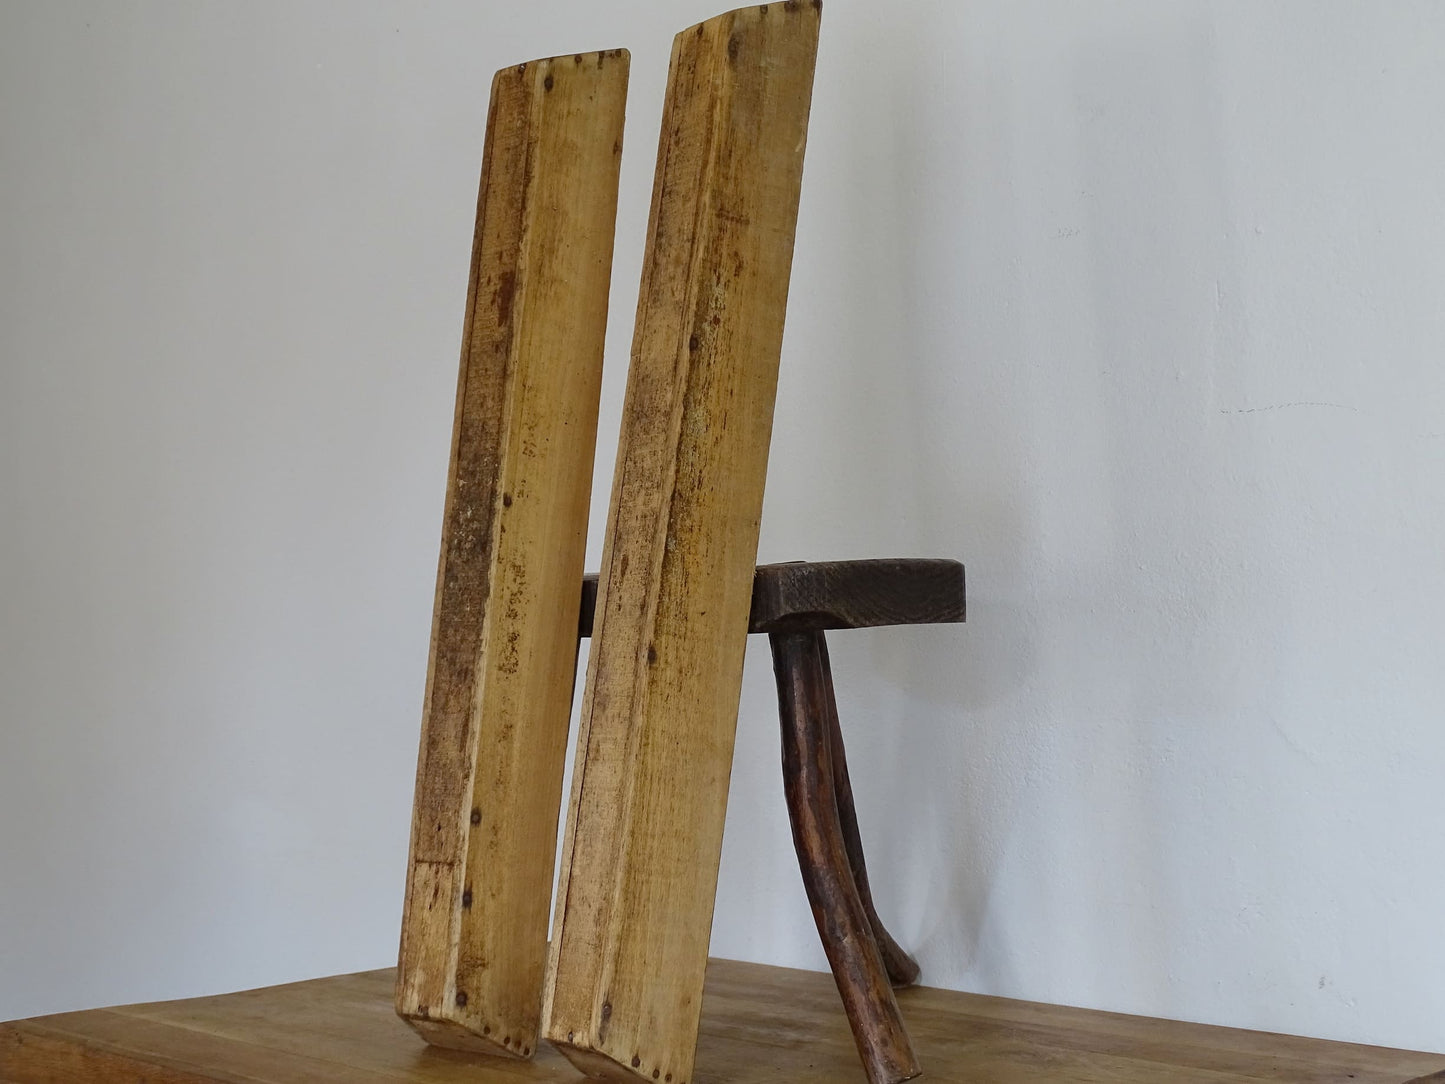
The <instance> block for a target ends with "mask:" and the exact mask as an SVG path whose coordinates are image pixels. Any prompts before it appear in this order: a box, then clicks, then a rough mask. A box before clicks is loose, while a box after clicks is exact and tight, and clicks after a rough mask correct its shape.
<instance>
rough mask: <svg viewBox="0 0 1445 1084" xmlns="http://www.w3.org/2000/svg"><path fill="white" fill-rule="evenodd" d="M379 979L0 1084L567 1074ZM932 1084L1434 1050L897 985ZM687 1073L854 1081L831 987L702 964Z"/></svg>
mask: <svg viewBox="0 0 1445 1084" xmlns="http://www.w3.org/2000/svg"><path fill="white" fill-rule="evenodd" d="M394 981H395V980H394V972H393V971H392V970H391V969H387V970H385V971H372V972H367V973H364V974H360V975H342V976H338V977H335V978H327V979H317V980H315V981H312V982H303V983H295V984H292V985H289V986H275V987H271V988H269V989H265V990H252V991H248V992H246V993H240V994H227V995H223V996H220V997H206V998H196V999H193V1000H189V1001H171V1002H164V1003H160V1004H154V1005H132V1006H129V1007H126V1008H120V1009H99V1010H94V1011H91V1012H78V1013H66V1014H64V1015H60V1016H48V1017H40V1018H37V1019H35V1020H26V1021H20V1022H17V1023H12V1024H0V1081H5V1082H7V1084H99V1082H104V1084H141V1082H142V1081H145V1082H147V1084H202V1082H212V1081H225V1082H228V1084H239V1082H242V1081H245V1082H247V1084H492V1082H495V1084H506V1082H513V1081H531V1082H545V1084H575V1081H577V1080H578V1077H577V1073H576V1071H575V1070H574V1069H573V1068H572V1067H571V1066H570V1065H568V1064H567V1063H566V1062H565V1061H564V1060H563V1058H562V1056H561V1055H560V1054H558V1053H556V1052H555V1051H553V1050H552V1049H551V1048H550V1047H547V1046H545V1045H544V1046H543V1047H542V1049H541V1050H540V1051H538V1053H537V1056H536V1057H535V1058H534V1059H533V1060H532V1061H518V1060H516V1059H510V1058H508V1059H503V1058H495V1057H486V1056H482V1055H474V1054H465V1053H460V1052H456V1051H451V1050H441V1049H437V1048H435V1047H428V1046H426V1045H425V1044H424V1043H423V1042H422V1041H421V1040H420V1039H419V1038H417V1036H416V1035H415V1034H414V1033H412V1031H411V1030H410V1029H408V1028H407V1027H406V1025H405V1024H403V1023H402V1022H401V1021H399V1020H398V1019H397V1018H396V1017H395V1015H394V1014H393V1013H392V1009H391V991H392V987H393V984H394ZM898 998H899V1001H900V1002H901V1004H902V1006H903V1011H904V1013H905V1015H906V1016H907V1017H908V1022H909V1027H910V1029H911V1031H912V1033H913V1037H914V1041H915V1043H916V1044H917V1048H918V1055H919V1059H920V1061H921V1062H922V1064H923V1067H924V1074H925V1075H924V1076H923V1077H921V1078H920V1079H922V1080H925V1081H936V1082H939V1084H964V1082H968V1084H1066V1082H1067V1084H1076V1082H1080V1081H1082V1082H1090V1084H1161V1082H1165V1081H1168V1082H1178V1084H1246V1082H1255V1081H1259V1082H1263V1081H1269V1082H1271V1084H1307V1082H1308V1084H1402V1082H1404V1081H1410V1080H1421V1081H1424V1080H1432V1079H1433V1080H1440V1079H1445V1054H1421V1053H1410V1052H1407V1051H1399V1050H1386V1049H1383V1048H1381V1047H1371V1046H1355V1045H1350V1044H1346V1043H1329V1042H1321V1041H1319V1040H1315V1039H1298V1038H1291V1037H1289V1036H1284V1035H1270V1034H1266V1033H1263V1032H1252V1031H1236V1030H1232V1029H1229V1028H1211V1027H1204V1026H1201V1025H1198V1024H1181V1023H1176V1022H1174V1021H1168V1020H1152V1019H1148V1018H1145V1017H1134V1016H1118V1015H1114V1014H1112V1013H1099V1012H1090V1011H1088V1010H1085V1009H1068V1008H1061V1007H1058V1006H1053V1005H1039V1004H1035V1003H1032V1002H1026V1001H1008V1000H1005V999H1002V998H992V997H982V996H979V995H976V994H959V993H952V992H949V991H944V990H931V989H928V988H927V987H914V988H912V989H909V990H904V991H901V992H900V993H899V994H898ZM695 1080H696V1082H697V1084H782V1082H784V1081H786V1082H788V1084H861V1082H862V1081H863V1080H864V1075H863V1069H862V1067H861V1066H860V1065H859V1064H858V1055H857V1053H856V1051H855V1050H854V1049H853V1040H852V1036H851V1035H850V1034H849V1032H848V1026H847V1024H846V1022H845V1021H844V1018H843V1013H842V1011H841V1009H840V1008H839V1005H838V994H837V992H836V991H835V990H834V988H833V980H832V979H831V978H830V977H829V976H828V975H825V974H819V973H815V972H811V971H791V970H787V969H784V968H773V967H765V966H762V965H759V964H743V963H733V962H729V961H725V960H714V961H712V962H711V964H710V965H709V967H708V972H707V990H706V993H705V995H704V997H703V1016H702V1033H701V1037H700V1039H699V1042H698V1054H697V1074H696V1077H695Z"/></svg>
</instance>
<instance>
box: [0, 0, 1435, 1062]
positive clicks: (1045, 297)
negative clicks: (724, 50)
mask: <svg viewBox="0 0 1445 1084" xmlns="http://www.w3.org/2000/svg"><path fill="white" fill-rule="evenodd" d="M714 10H715V8H714V7H713V6H712V5H711V4H709V3H703V2H701V0H682V2H679V0H669V2H667V3H663V2H661V0H656V2H652V3H643V2H641V0H629V2H608V3H604V4H598V3H592V2H590V0H575V2H566V3H563V2H550V3H544V2H536V0H534V2H530V3H527V4H517V3H463V2H460V0H446V2H436V3H431V4H426V5H418V4H412V3H399V2H398V3H390V4H382V3H366V4H353V3H342V2H339V0H337V2H331V3H320V2H314V0H313V2H308V3H301V4H296V3H290V2H286V3H281V2H268V3H256V4H240V3H230V4H204V5H203V4H194V3H186V2H181V0H172V2H166V3H159V2H150V3H144V4H136V3H126V4H119V3H111V2H108V0H90V2H84V3H76V2H70V3H47V4H28V3H24V2H22V0H0V728H3V729H0V1018H5V1017H10V1016H17V1015H25V1014H33V1013H40V1012H48V1011H52V1010H59V1009H68V1008H76V1007H82V1006H92V1005H99V1004H104V1003H113V1002H117V1001H131V1000H137V999H143V998H159V997H169V996H179V995H189V994H199V993H203V992H210V991H216V990H222V989H231V988H237V987H245V986H252V985H258V984H263V983H272V982H278V981H282V980H288V979H295V978H301V977H306V976H313V975H319V974H324V973H331V972H338V971H347V970H356V969H361V968H370V967H378V966H383V965H386V964H388V963H389V962H390V961H391V960H392V959H393V958H394V952H395V941H396V930H397V924H398V920H399V910H400V902H401V888H402V877H403V870H404V864H405V848H406V837H407V822H408V808H409V802H410V798H411V786H412V773H413V764H414V756H415V746H416V736H417V727H418V720H419V711H420V705H421V691H422V683H423V678H424V664H425V654H426V640H427V633H428V626H429V610H430V604H431V589H432V577H433V569H434V562H435V559H436V543H437V537H438V530H439V525H440V516H441V502H442V488H443V478H444V471H445V464H446V456H447V446H448V427H449V424H450V420H451V409H452V394H453V388H454V378H455V366H456V356H457V342H458V337H459V329H460V321H461V309H462V301H463V295H464V288H465V276H466V265H467V255H468V248H469V241H470V235H471V215H472V211H473V206H474V198H475V186H476V180H477V166H478V159H479V153H480V147H481V139H482V126H483V123H484V118H485V110H486V97H487V87H488V84H489V80H490V76H491V72H492V71H493V70H494V69H495V68H497V67H499V66H501V65H503V64H505V63H509V62H512V61H516V60H519V59H522V58H526V57H531V56H536V55H544V54H548V53H556V52H567V51H573V50H577V49H590V48H597V47H610V46H615V45H626V46H628V47H630V48H631V49H632V51H633V93H632V99H631V100H632V110H631V117H630V121H629V125H630V126H629V134H628V148H627V153H626V155H625V157H624V166H623V185H624V189H623V196H622V205H621V214H620V219H619V226H618V249H617V262H616V272H615V291H614V296H613V313H614V321H613V328H612V332H611V335H610V337H609V339H610V342H609V353H608V363H609V365H610V371H609V373H608V376H607V390H606V395H605V402H604V416H603V422H602V434H601V441H602V443H601V447H602V449H603V451H602V454H601V455H600V456H599V474H598V480H597V485H596V490H597V493H598V495H599V498H602V499H605V494H606V493H607V489H608V485H607V483H608V478H607V475H608V472H609V471H610V467H611V463H612V447H613V443H614V441H615V436H616V429H617V415H618V409H619V404H620V398H621V390H622V385H623V377H624V369H625V362H626V356H627V347H628V342H629V337H630V325H631V316H632V309H633V297H634V294H635V290H636V284H637V279H638V270H639V263H640V257H641V249H642V240H643V237H642V234H643V226H644V222H645V217H646V209H647V200H648V192H649V187H650V183H651V173H652V161H651V159H652V152H653V149H654V147H655V145H656V133H657V127H658V118H659V114H660V108H661V96H662V82H663V77H664V74H665V69H666V60H667V52H668V46H669V41H670V37H671V34H672V32H673V31H675V30H677V29H679V28H680V27H682V26H683V25H685V24H686V23H687V22H689V21H692V20H694V19H697V18H701V17H704V16H706V15H708V14H711V13H712V12H713V11H714ZM1442 47H1445V7H1441V6H1440V5H1439V4H1435V3H1427V2H1418V3H1409V2H1405V0H1396V2H1393V3H1389V4H1371V3H1364V2H1356V3H1344V2H1328V3H1326V2H1306V0H1298V2H1289V3H1286V2H1281V0H1271V2H1259V0H1238V2H1232V3H1229V2H1217V3H1207V2H1203V0H1179V2H1172V3H1158V2H1152V0H1149V2H1146V0H1139V2H1114V3H1107V4H1075V3H1070V2H1067V0H1053V2H1037V0H1036V2H1014V3H996V2H991V0H990V2H984V0H979V2H967V3H959V2H954V0H931V2H925V0H915V2H913V3H910V4H907V5H903V4H897V5H894V4H887V3H872V4H865V3H862V2H859V0H829V7H828V10H827V12H826V14H825V19H824V43H823V50H822V55H821V58H820V63H819V67H818V77H817V95H816V99H815V105H814V119H813V126H812V137H811V143H810V147H809V155H808V167H807V173H806V182H805V191H804V194H803V206H802V218H801V221H800V224H799V231H798V247H797V262H796V267H795V272H794V289H793V300H792V307H791V313H790V317H789V324H788V335H787V342H786V345H785V350H784V359H783V376H782V382H781V386H780V388H779V395H778V414H777V430H776V432H777V437H776V439H775V441H774V448H773V468H772V472H771V475H770V489H769V494H768V501H767V507H766V513H765V517H764V526H763V543H762V557H763V559H766V560H782V559H791V558H799V557H806V558H824V557H855V556H884V555H910V554H914V555H938V556H957V557H960V558H963V559H964V560H965V561H966V562H967V563H968V567H969V579H970V587H971V595H972V598H971V605H970V622H969V624H968V625H967V626H966V627H962V628H932V629H892V630H880V631H874V632H866V633H853V634H840V635H838V636H836V637H835V638H834V655H835V662H836V668H837V671H838V673H839V677H840V681H841V688H840V694H841V699H842V708H843V711H844V724H845V727H846V730H847V732H848V734H849V737H850V741H851V750H852V755H853V760H854V763H855V776H856V785H857V789H858V796H859V802H860V807H861V814H862V818H863V825H864V833H865V836H866V838H867V841H868V843H869V845H870V847H871V857H872V865H873V870H874V883H875V886H876V889H877V895H878V897H879V900H880V904H881V906H882V909H883V911H884V913H885V914H886V916H887V917H888V918H889V919H890V921H891V922H892V923H893V924H894V925H895V926H896V929H897V932H898V933H899V935H900V937H901V939H902V940H903V941H904V942H905V943H906V944H908V945H910V946H913V947H915V948H916V949H917V950H918V952H919V954H920V956H921V959H922V962H923V965H924V969H925V974H926V977H927V980H928V981H931V982H933V983H936V984H941V985H947V986H953V987H958V988H963V989H970V990H984V991H990V992H994V993H999V994H1006V995H1011V996H1018V997H1025V998H1035V999H1041V1000H1048V1001H1061V1002H1069V1003H1073V1004H1080V1005H1089V1006H1099V1007H1105V1008H1110V1009H1120V1010H1125V1011H1129V1012H1142V1013H1154V1014H1160V1015H1166V1016H1176V1017H1186V1018H1189V1019H1195V1020H1206V1021H1217V1022H1222V1023H1229V1024H1237V1025H1243V1026H1246V1027H1255V1028H1270V1029H1278V1030H1284V1031H1293V1032H1302V1033H1307V1034H1312V1035H1326V1036H1333V1037H1338V1038H1345V1039H1356V1040H1363V1041H1367V1042H1379V1043H1388V1044H1398V1045H1407V1046H1414V1047H1423V1048H1430V1049H1435V1050H1441V1049H1445V983H1442V981H1441V978H1440V976H1441V975H1442V974H1445V934H1442V932H1441V923H1440V916H1441V914H1442V913H1445V873H1442V869H1441V863H1440V861H1439V859H1440V853H1441V851H1440V846H1441V841H1442V838H1445V803H1442V799H1441V779H1442V777H1445V727H1442V725H1441V722H1442V711H1441V705H1442V702H1445V666H1442V661H1445V660H1442V648H1441V644H1442V634H1445V617H1442V614H1445V561H1442V554H1441V546H1440V538H1441V536H1442V532H1445V494H1442V490H1445V422H1442V420H1441V419H1442V416H1445V366H1442V351H1445V308H1442V305H1441V297H1442V290H1445V183H1442V176H1445V126H1442V125H1441V123H1440V102H1441V100H1442V95H1445V75H1442V69H1441V67H1440V65H1439V63H1438V60H1439V56H1440V52H1441V49H1442ZM594 511H595V513H596V515H595V517H594V525H593V531H592V535H593V538H594V548H593V554H594V560H595V556H596V552H597V546H596V545H595V541H596V539H597V537H598V535H599V533H600V530H599V529H600V525H601V515H602V511H603V509H602V504H601V501H600V500H599V502H598V503H597V505H596V507H595V510H594ZM772 712H773V702H772V691H771V685H770V674H769V669H768V661H767V656H766V652H765V650H764V649H763V645H762V644H754V645H753V648H752V651H751V653H750V655H749V658H748V678H747V688H746V691H745V694H744V698H743V706H742V718H741V724H740V727H739V747H738V756H737V763H736V768H735V771H734V776H733V794H732V805H731V809H730V811H729V821H728V835H727V844H726V850H725V859H724V864H723V871H722V880H721V886H720V891H719V896H718V913H717V923H716V931H715V936H714V950H715V951H716V952H718V953H720V954H723V955H729V956H739V957H745V958H750V959H760V960H769V961H775V962H781V963H788V964H797V965H802V966H808V967H821V966H822V965H823V959H822V955H821V953H820V951H819V949H818V947H817V944H816V939H815V935H814V932H813V929H812V925H811V920H810V917H809V914H808V911H807V908H806V906H805V904H804V901H803V897H802V892H801V888H800V885H799V883H798V879H797V874H796V870H795V869H794V865H793V858H792V855H791V847H790V840H789V837H788V832H787V828H786V822H785V818H784V812H783V807H782V803H781V800H780V797H779V784H778V771H777V764H776V761H777V755H776V734H775V723H774V720H773V717H772Z"/></svg>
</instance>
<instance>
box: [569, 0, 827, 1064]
mask: <svg viewBox="0 0 1445 1084" xmlns="http://www.w3.org/2000/svg"><path fill="white" fill-rule="evenodd" d="M819 14H820V5H819V4H817V3H785V4H780V3H774V4H768V5H764V6H762V7H752V8H744V9H742V10H739V11H735V12H730V13H728V14H726V15H721V16H719V17H717V18H715V19H711V20H709V21H707V22H705V23H702V24H700V25H699V26H696V27H693V28H691V29H688V30H685V31H683V32H682V33H681V34H679V35H678V37H677V39H676V40H675V42H674V44H673V52H672V65H671V70H670V73H669V77H668V89H667V98H666V103H665V106H664V110H663V122H662V135H661V145H660V148H659V151H658V165H657V175H656V179H655V181H654V187H653V197H652V214H651V220H650V222H649V226H648V239H647V252H646V255H645V258H644V265H643V276H642V287H641V295H640V298H639V301H638V312H637V324H636V329H635V333H634V334H635V337H634V342H633V357H632V368H631V372H630V373H629V375H628V384H627V394H626V402H625V405H624V411H623V422H622V437H621V443H620V445H619V448H618V453H617V467H616V472H615V476H614V483H613V491H612V502H611V510H610V513H609V518H608V526H607V535H606V548H605V550H604V554H603V560H602V572H601V585H600V592H599V597H598V601H597V612H596V618H595V627H594V630H593V645H592V651H591V655H590V658H589V663H588V672H587V684H586V692H585V695H584V707H583V719H582V724H581V733H580V737H579V742H578V754H577V756H578V760H577V763H576V765H575V767H574V783H573V792H572V798H571V804H570V808H569V814H568V827H567V832H566V837H565V842H564V852H563V865H562V880H561V883H560V885H559V889H558V900H557V912H556V920H555V922H554V940H553V957H552V964H551V976H550V982H549V999H548V1005H549V1017H548V1018H549V1023H548V1025H547V1036H548V1038H549V1039H550V1040H551V1041H552V1042H554V1043H555V1044H557V1045H559V1047H560V1048H561V1049H562V1050H563V1052H564V1053H566V1054H567V1056H568V1057H569V1058H571V1059H572V1061H573V1062H574V1063H575V1064H576V1065H577V1066H578V1067H579V1068H582V1069H583V1070H584V1071H587V1072H590V1073H593V1074H598V1075H608V1076H611V1077H613V1078H616V1079H644V1080H653V1079H659V1080H663V1081H665V1082H667V1084H687V1082H688V1081H690V1080H691V1078H692V1067H693V1055H694V1048H695V1046H696V1039H697V1027H698V1013H699V1011H700V1008H701V1004H702V984H703V971H704V968H705V966H706V961H707V947H708V936H709V930H710V927H711V922H712V908H713V900H714V895H715V892H716V888H717V872H718V860H719V854H720V849H721V844H722V831H723V816H724V812H725V809H726V805H727V789H728V776H729V773H730V771H731V766H732V751H733V737H734V730H735V727H736V722H737V708H738V697H739V692H740V683H741V679H742V662H743V649H744V644H745V641H746V638H747V630H748V609H749V604H750V601H751V595H752V582H753V562H754V560H755V559H756V555H757V543H758V519H759V516H760V514H761V510H762V499H763V482H764V476H765V474H766V469H767V456H768V442H769V437H770V434H771V429H772V416H773V399H774V394H775V391H776V387H777V371H778V358H779V353H780V349H781V343H782V334H783V313H784V309H785V307H786V303H787V289H788V277H789V272H790V269H791V264H792V254H793V233H794V226H795V223H796V220H797V209H798V192H799V186H800V182H801V178H802V166H803V148H804V142H805V138H806V134H807V122H808V107H809V103H810V100H811V95H812V83H813V65H814V58H815V55H816V51H817V42H818V24H819Z"/></svg>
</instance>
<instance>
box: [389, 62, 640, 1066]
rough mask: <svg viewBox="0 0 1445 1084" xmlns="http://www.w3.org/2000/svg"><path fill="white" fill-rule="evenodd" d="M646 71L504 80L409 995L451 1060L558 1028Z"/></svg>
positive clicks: (495, 128) (435, 686)
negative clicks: (585, 638)
mask: <svg viewBox="0 0 1445 1084" xmlns="http://www.w3.org/2000/svg"><path fill="white" fill-rule="evenodd" d="M627 76H628V55H627V53H626V52H625V51H623V50H613V51H610V52H599V53H587V54H579V55H576V56H564V57H556V58H552V59H547V60H537V61H532V62H531V63H528V64H523V65H518V66H516V67H511V68H505V69H503V70H502V71H500V72H498V73H497V75H496V78H495V79H494V81H493V84H492V101H491V110H490V113H489V116H488V121H487V138H486V149H485V151H484V154H483V165H482V181H481V190H480V194H479V197H478V209H477V227H476V235H475V241H474V246H473V254H472V270H471V282H470V285H469V288H468V293H467V315H466V323H465V328H464V332H463V345H462V360H461V370H460V376H459V380H458V390H457V408H456V419H455V422H454V432H453V443H452V457H451V469H450V474H449V478H448V483H447V500H446V512H445V518H444V524H443V534H442V546H441V558H440V562H439V568H438V574H437V593H436V605H435V614H434V619H433V627H432V645H431V658H430V662H429V666H428V675H427V691H426V699H425V707H424V714H423V719H422V741H421V752H420V756H419V758H418V767H417V789H416V807H415V816H414V820H413V826H412V848H411V858H410V862H409V868H408V879H407V893H406V904H405V907H406V910H405V917H404V919H403V928H402V940H401V955H400V960H401V969H400V977H399V981H398V986H397V993H396V1004H397V1011H398V1012H399V1013H401V1014H402V1015H403V1016H405V1017H407V1018H408V1019H410V1020H411V1021H412V1022H413V1023H414V1024H415V1025H416V1026H417V1028H418V1030H421V1031H422V1033H423V1034H424V1035H426V1036H427V1037H428V1038H429V1039H431V1040H432V1041H433V1042H438V1043H442V1044H445V1045H457V1046H470V1047H474V1048H478V1049H483V1050H494V1051H501V1050H506V1051H511V1052H512V1053H514V1054H517V1055H519V1056H526V1055H529V1054H531V1053H532V1051H533V1050H535V1048H536V1045H537V1036H538V1032H539V1029H540V1024H541V1007H542V996H543V977H544V975H545V971H546V953H547V948H546V943H547V923H548V918H549V916H550V904H551V890H552V877H553V873H554V868H555V866H554V862H555V857H556V838H557V822H558V814H559V811H560V807H561V795H562V778H563V770H564V768H565V764H566V745H567V730H568V721H569V719H568V717H569V714H570V711H571V699H572V697H571V691H572V675H573V670H574V667H575V663H576V652H577V613H578V606H579V600H578V590H577V585H578V583H579V582H580V580H581V578H582V574H583V571H584V569H583V560H584V554H585V544H586V529H587V511H588V503H589V499H590V494H591V484H592V465H593V454H594V451H595V445H596V437H597V410H598V398H599V393H600V387H601V372H602V348H603V336H604V332H605V327H606V321H607V295H608V285H609V279H610V275H611V265H612V242H613V228H614V224H615V221H616V213H617V178H618V166H619V162H620V158H621V150H622V125H623V111H624V105H625V101H626V95H627Z"/></svg>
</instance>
